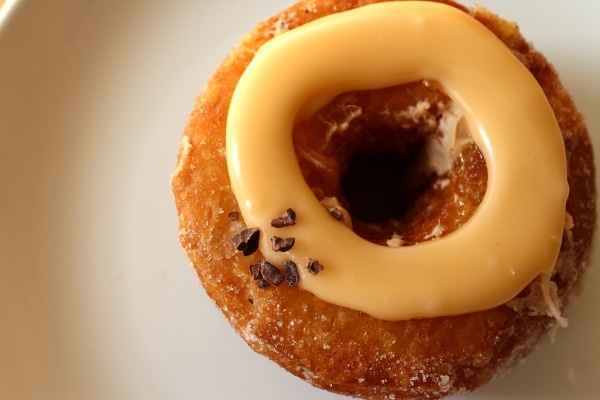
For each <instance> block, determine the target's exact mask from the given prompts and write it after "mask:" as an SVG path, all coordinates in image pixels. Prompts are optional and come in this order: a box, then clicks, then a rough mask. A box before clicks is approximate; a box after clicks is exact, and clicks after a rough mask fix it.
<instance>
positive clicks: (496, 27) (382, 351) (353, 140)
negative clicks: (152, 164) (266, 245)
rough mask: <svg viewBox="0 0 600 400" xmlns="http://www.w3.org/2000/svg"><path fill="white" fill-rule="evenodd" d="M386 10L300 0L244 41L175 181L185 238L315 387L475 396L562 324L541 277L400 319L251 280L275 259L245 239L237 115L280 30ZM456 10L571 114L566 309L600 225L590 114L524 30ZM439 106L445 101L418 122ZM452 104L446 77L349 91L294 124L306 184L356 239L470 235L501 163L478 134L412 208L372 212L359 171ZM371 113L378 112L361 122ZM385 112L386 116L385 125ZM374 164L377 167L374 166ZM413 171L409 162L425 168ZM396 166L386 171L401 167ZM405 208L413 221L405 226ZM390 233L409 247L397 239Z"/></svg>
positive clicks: (426, 181) (208, 278) (562, 274)
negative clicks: (252, 269)
mask: <svg viewBox="0 0 600 400" xmlns="http://www.w3.org/2000/svg"><path fill="white" fill-rule="evenodd" d="M376 2H378V1H369V0H366V1H356V0H354V1H353V0H336V1H332V0H319V1H318V2H315V1H303V2H299V3H297V4H295V5H293V6H291V7H289V8H288V9H286V10H283V11H281V12H280V13H278V14H277V15H275V16H273V17H272V18H270V19H268V20H266V21H264V22H262V23H260V24H259V25H258V26H257V27H256V28H255V29H254V30H253V31H252V32H250V33H249V34H247V35H246V36H244V37H243V38H242V40H241V42H240V43H239V44H238V45H237V46H236V47H235V48H234V49H233V51H232V52H231V54H230V55H229V57H228V58H227V59H226V60H225V61H224V62H223V64H222V65H221V66H220V67H219V68H218V69H217V71H216V72H215V73H214V75H213V76H212V78H211V79H210V81H209V83H208V85H207V86H206V88H205V89H204V91H203V92H202V93H201V95H200V96H199V97H198V100H197V103H196V105H195V108H194V111H193V113H192V115H191V116H190V119H189V122H188V125H187V127H186V129H185V132H184V135H183V140H182V145H181V148H180V151H179V154H178V160H177V167H176V170H175V172H174V174H173V178H172V187H173V192H174V194H175V201H176V206H177V209H178V212H179V225H180V240H181V243H182V246H183V248H184V249H185V251H186V253H187V255H188V257H189V259H190V261H191V262H192V264H193V265H194V267H195V269H196V271H197V273H198V276H199V278H200V280H201V282H202V284H203V285H204V288H205V289H206V291H207V293H208V294H209V296H210V297H211V298H213V299H214V301H215V303H216V305H217V307H219V308H220V309H221V311H222V312H223V313H224V314H225V316H226V317H227V318H228V320H229V321H230V323H231V325H232V326H233V327H234V329H235V330H236V331H237V332H238V333H239V334H240V335H241V336H242V337H243V338H244V340H246V342H247V343H248V344H249V345H250V346H251V347H252V348H253V349H254V350H256V351H257V352H258V353H261V354H263V355H265V356H267V357H269V358H271V359H272V360H274V361H276V362H277V363H278V364H280V365H281V366H283V367H284V368H286V369H287V370H288V371H290V372H291V373H293V374H295V375H297V376H299V377H300V378H302V379H305V380H306V381H308V382H309V383H311V384H312V385H314V386H317V387H321V388H324V389H326V390H329V391H332V392H337V393H342V394H346V395H350V396H355V397H362V398H372V399H392V398H395V399H424V398H428V399H431V398H440V397H445V396H448V395H451V394H453V393H457V392H470V391H472V390H474V389H476V388H477V387H479V386H481V385H482V384H484V383H486V382H488V381H489V380H490V379H492V378H494V377H495V376H498V375H499V374H502V373H504V372H505V371H507V370H508V369H509V368H510V367H511V366H513V365H514V364H516V363H517V362H518V361H519V360H521V359H523V358H524V357H526V356H527V355H528V354H529V353H530V352H531V351H532V350H533V349H534V348H535V347H536V346H537V345H538V344H539V342H540V341H541V340H542V339H543V338H545V337H546V336H547V334H548V332H549V331H551V330H552V329H553V328H554V327H556V326H557V321H556V319H555V318H554V316H553V315H552V314H551V313H550V312H549V311H548V307H547V304H546V302H545V301H544V300H543V298H542V295H541V289H540V283H539V281H537V280H536V281H534V282H532V283H531V284H530V285H529V286H528V287H527V288H526V289H525V290H523V291H522V293H520V294H519V295H518V296H517V297H516V298H515V299H513V300H511V301H509V302H508V303H506V304H504V305H501V306H498V307H496V308H493V309H490V310H486V311H481V312H475V313H470V314H466V315H458V316H450V317H437V318H422V319H411V320H407V321H384V320H379V319H376V318H374V317H372V316H370V315H367V314H365V313H362V312H359V311H355V310H352V309H348V308H343V307H339V306H336V305H333V304H329V303H326V302H324V301H321V300H320V299H318V298H317V297H315V296H314V295H312V294H311V293H309V292H307V291H304V290H302V289H300V288H299V287H297V286H293V287H290V286H288V285H285V284H284V285H281V286H279V287H276V288H275V287H271V288H268V289H261V288H260V287H259V286H257V284H256V282H255V280H254V279H253V277H252V276H251V275H250V273H249V266H250V265H251V264H253V263H256V262H258V261H260V260H261V258H262V257H261V254H260V253H259V252H256V253H254V254H252V255H250V256H244V255H243V254H242V253H241V252H239V251H237V250H236V249H235V246H234V244H233V242H232V240H231V238H232V237H233V236H234V235H236V234H238V233H239V232H240V231H242V230H243V229H244V228H246V226H245V225H244V222H243V220H242V219H241V218H240V217H239V215H238V206H237V202H236V198H235V196H234V195H233V193H232V190H231V187H230V181H229V176H228V172H227V166H226V160H225V130H226V120H227V115H228V107H229V103H230V100H231V96H232V93H233V91H234V89H235V87H236V84H237V82H238V80H239V78H240V76H241V75H242V73H243V72H244V70H245V68H246V66H247V65H248V64H249V63H250V61H251V60H252V58H253V55H254V52H255V51H256V50H257V49H258V48H259V47H260V46H261V45H262V44H263V43H265V42H266V41H267V40H269V39H270V38H272V37H273V36H274V35H277V34H280V33H282V32H285V31H287V30H291V29H294V28H295V27H297V26H300V25H303V24H305V23H308V22H310V21H312V20H315V19H318V18H320V17H322V16H325V15H329V14H332V13H335V12H341V11H345V10H349V9H352V8H356V7H361V6H364V5H367V4H371V3H376ZM440 2H442V3H446V4H450V5H452V6H454V7H457V8H458V9H460V10H462V11H464V12H467V13H470V14H471V15H472V16H473V17H474V18H476V19H477V20H479V21H480V22H482V23H483V24H484V25H485V26H487V27H488V28H489V29H490V30H491V31H492V32H493V33H494V34H495V35H496V36H498V37H499V38H500V39H501V40H502V41H503V42H504V43H505V44H506V45H507V46H508V47H510V49H511V50H512V51H513V52H514V54H515V55H516V56H517V57H518V59H519V60H520V61H521V62H522V63H523V64H524V65H525V66H526V67H527V68H528V69H529V70H530V71H531V73H532V74H533V75H534V77H535V78H536V80H537V81H538V83H539V84H540V86H541V87H542V89H543V90H544V92H545V94H546V96H547V98H548V100H549V102H550V105H551V107H552V109H553V111H554V113H555V116H556V119H557V121H558V124H559V126H560V129H561V131H562V135H563V139H564V143H565V149H566V155H567V162H568V183H569V187H570V192H569V198H568V201H567V207H566V211H567V221H566V223H565V231H564V234H563V241H562V244H561V249H560V254H559V257H558V261H557V263H556V265H555V269H554V274H553V276H552V282H553V283H554V284H555V285H556V297H557V299H558V302H559V304H560V306H561V309H562V310H564V309H565V307H566V306H567V304H568V303H569V300H570V298H571V297H572V295H573V294H574V293H576V291H577V289H578V288H579V287H580V286H581V282H582V277H583V273H584V272H585V270H586V268H587V266H588V264H589V257H590V251H591V245H592V237H593V234H594V231H595V224H596V188H595V169H594V161H593V153H592V147H591V143H590V139H589V136H588V133H587V128H586V126H585V123H584V120H583V117H582V116H581V115H580V114H579V112H578V111H577V109H576V107H575V105H574V103H573V101H572V99H571V98H570V96H569V95H568V93H567V92H566V91H565V90H564V88H563V87H562V85H561V83H560V80H559V78H558V76H557V74H556V71H555V70H554V69H553V67H552V66H551V65H550V64H549V63H548V62H547V61H546V59H545V58H544V57H543V55H541V54H540V53H538V52H536V51H535V50H534V49H533V47H532V46H531V45H530V44H529V43H528V42H527V41H525V39H524V38H523V37H522V36H521V34H520V33H519V31H518V28H517V26H516V25H514V24H512V23H509V22H506V21H504V20H502V19H500V18H499V17H498V16H496V15H494V14H492V13H490V12H488V11H487V10H485V9H483V8H480V7H474V8H472V9H466V8H464V7H462V6H460V5H458V4H456V3H454V2H452V1H440ZM423 99H428V100H429V103H431V104H435V105H436V106H435V107H430V108H428V109H427V110H424V111H423V110H421V111H419V112H413V113H412V114H407V113H403V112H402V111H403V110H407V109H409V108H410V107H411V106H412V107H413V109H414V108H415V106H417V105H418V103H419V101H421V100H423ZM450 104H451V101H450V100H449V98H448V97H447V96H446V95H445V94H444V93H443V90H441V88H439V87H437V86H436V85H435V84H434V83H430V82H414V83H411V84H407V85H402V86H398V87H393V88H386V89H380V90H374V91H363V92H353V93H345V94H342V95H340V96H338V97H337V98H335V99H334V100H333V101H332V102H331V103H329V104H328V105H327V106H326V107H324V108H323V109H321V110H320V111H319V112H318V113H317V114H315V115H314V116H313V117H311V118H309V119H307V120H306V121H303V122H302V123H300V124H297V125H296V126H295V128H294V143H295V148H296V154H297V158H298V161H299V163H300V166H301V168H302V172H303V175H304V177H305V179H306V181H307V182H308V183H309V185H310V187H311V188H313V190H314V192H315V195H316V196H317V197H319V198H325V197H336V198H337V199H339V200H340V203H341V204H342V206H344V207H345V208H346V209H349V210H350V213H351V214H352V216H351V219H352V226H353V229H354V231H355V232H356V233H358V234H359V235H360V236H362V237H363V238H366V239H367V240H370V241H373V242H376V243H379V244H382V245H386V244H392V245H398V244H399V243H398V242H400V241H401V244H403V245H411V244H416V243H420V242H423V241H426V240H431V239H434V238H437V237H440V236H444V235H447V234H448V233H450V232H452V231H455V230H456V229H458V228H459V227H460V226H461V225H462V224H463V223H464V222H465V221H466V220H468V219H469V217H470V216H471V215H472V214H473V212H474V211H475V210H476V208H477V206H478V205H479V203H480V202H481V200H482V198H483V196H484V194H485V191H486V185H487V172H486V171H487V170H486V164H485V160H484V159H483V157H482V156H481V153H480V152H479V150H478V149H477V147H476V146H475V145H474V144H473V143H472V142H470V141H469V140H466V141H465V142H464V145H463V146H462V147H460V149H459V150H458V151H457V153H456V154H455V155H454V157H453V167H452V171H450V172H448V173H447V174H445V175H443V176H441V177H440V176H436V177H433V178H432V176H431V175H430V174H425V175H422V176H419V175H418V174H417V176H418V178H417V179H416V180H413V181H411V182H410V183H407V184H405V186H404V187H405V188H406V189H405V192H404V193H403V196H401V197H406V196H407V195H411V196H412V198H411V199H410V201H408V202H406V204H403V205H402V207H398V206H397V205H396V206H394V207H392V209H393V210H392V211H389V210H388V211H386V212H384V213H383V214H378V213H377V212H375V211H379V210H372V209H369V208H364V207H360V206H357V204H358V202H360V199H354V198H353V194H352V193H353V189H352V185H353V184H355V180H353V179H354V178H355V175H356V174H355V173H354V172H351V173H349V172H348V171H354V170H362V169H363V166H364V165H366V164H369V163H370V162H371V161H372V160H371V159H370V158H369V154H368V153H366V154H364V152H361V150H362V149H364V148H368V149H369V151H370V152H377V151H379V152H380V153H381V152H383V150H389V149H393V150H394V151H393V152H391V153H401V152H409V150H410V153H415V149H419V148H421V147H422V146H423V140H424V138H426V137H427V136H428V135H432V134H434V132H435V131H436V129H437V124H438V123H439V120H440V118H441V116H442V115H443V113H444V112H447V110H448V108H449V107H450ZM356 107H360V109H361V110H362V112H361V114H360V115H359V116H357V115H356V113H355V112H354V111H355V110H356ZM417 108H418V107H417ZM382 110H386V112H385V113H383V115H382V112H381V111H382ZM349 121H351V123H348V124H344V123H345V122H349ZM394 130H402V132H403V133H404V134H403V135H395V136H394V138H393V139H392V138H391V136H390V135H386V133H387V132H390V131H394ZM323 131H325V132H330V133H331V134H330V135H326V136H325V139H324V138H323V135H322V134H321V133H318V132H323ZM342 131H343V135H340V134H339V133H340V132H342ZM367 131H368V132H370V133H371V134H373V133H374V136H375V137H376V138H377V140H371V139H368V137H371V136H372V135H369V136H368V137H367V135H365V132H367ZM461 134H462V135H467V133H465V132H462V133H461ZM417 153H418V152H417ZM379 155H381V154H379ZM361 157H363V158H364V159H366V160H367V162H364V163H361ZM364 159H363V160H364ZM405 160H406V158H405ZM396 161H397V160H396V159H393V157H392V159H391V160H390V162H392V163H393V162H396ZM409 161H410V162H408V164H409V166H414V165H419V163H418V162H416V161H415V160H409ZM380 171H385V163H384V165H383V167H382V168H381V170H380ZM413 172H414V171H412V170H411V174H412V173H413ZM380 173H381V172H380ZM411 176H414V175H411ZM386 196H387V195H386ZM384 197H385V196H384ZM350 203H352V204H350ZM398 210H400V211H398ZM390 212H391V213H396V214H397V215H393V216H392V217H390ZM515 229H518V227H515ZM390 238H394V239H393V240H395V241H396V242H397V243H387V242H388V241H390Z"/></svg>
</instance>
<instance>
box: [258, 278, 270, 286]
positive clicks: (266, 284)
mask: <svg viewBox="0 0 600 400" xmlns="http://www.w3.org/2000/svg"><path fill="white" fill-rule="evenodd" d="M256 286H258V288H259V289H266V288H268V287H269V286H271V285H270V284H269V282H267V281H266V280H265V279H263V278H260V279H259V280H257V281H256Z"/></svg>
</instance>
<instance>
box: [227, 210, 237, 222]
mask: <svg viewBox="0 0 600 400" xmlns="http://www.w3.org/2000/svg"><path fill="white" fill-rule="evenodd" d="M228 217H229V220H230V221H237V220H238V219H240V213H239V211H232V212H230V213H229V214H228Z"/></svg>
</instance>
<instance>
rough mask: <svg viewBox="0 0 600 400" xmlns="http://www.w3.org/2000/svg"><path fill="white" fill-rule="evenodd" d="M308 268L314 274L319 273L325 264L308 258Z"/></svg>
mask: <svg viewBox="0 0 600 400" xmlns="http://www.w3.org/2000/svg"><path fill="white" fill-rule="evenodd" d="M306 269H307V270H308V272H310V273H311V274H313V275H316V274H318V273H319V272H321V271H323V265H322V264H321V263H320V262H318V261H317V260H313V259H312V258H309V259H308V263H307V264H306Z"/></svg>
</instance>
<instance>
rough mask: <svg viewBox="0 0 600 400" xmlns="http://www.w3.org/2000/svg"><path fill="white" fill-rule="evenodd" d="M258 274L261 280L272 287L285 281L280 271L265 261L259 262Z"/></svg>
mask: <svg viewBox="0 0 600 400" xmlns="http://www.w3.org/2000/svg"><path fill="white" fill-rule="evenodd" d="M260 273H261V274H262V277H263V279H264V280H265V281H267V282H269V284H271V285H273V286H279V285H281V282H283V280H284V279H285V278H284V276H283V274H282V273H281V271H280V270H279V269H278V268H277V267H276V266H274V265H273V264H271V263H269V262H268V261H267V260H262V261H261V262H260Z"/></svg>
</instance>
